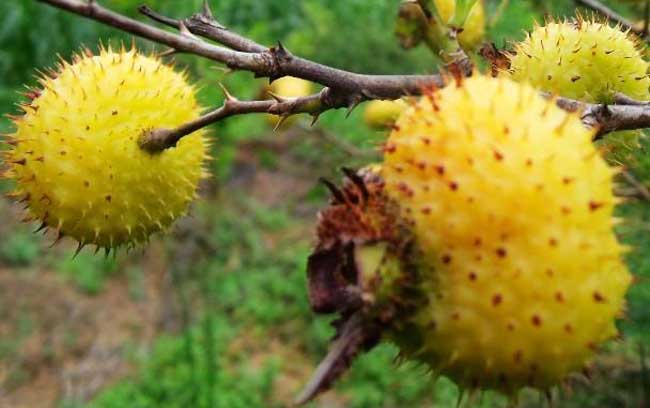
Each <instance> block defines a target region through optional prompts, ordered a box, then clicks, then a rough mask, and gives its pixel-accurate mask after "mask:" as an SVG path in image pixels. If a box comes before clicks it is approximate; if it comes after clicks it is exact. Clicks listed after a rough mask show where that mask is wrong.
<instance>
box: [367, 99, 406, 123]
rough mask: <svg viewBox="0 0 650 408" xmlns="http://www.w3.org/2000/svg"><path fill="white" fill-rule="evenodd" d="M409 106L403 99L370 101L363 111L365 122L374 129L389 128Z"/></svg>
mask: <svg viewBox="0 0 650 408" xmlns="http://www.w3.org/2000/svg"><path fill="white" fill-rule="evenodd" d="M407 107H408V104H407V103H406V102H405V101H403V100H401V99H400V100H396V101H381V100H375V101H370V102H368V105H367V106H366V110H365V111H364V112H363V121H364V123H365V124H366V125H367V126H368V127H370V128H372V129H380V130H383V129H388V128H390V127H391V126H393V124H394V123H395V121H396V120H397V118H398V117H399V115H400V114H401V113H402V112H403V111H404V110H405V109H406V108H407Z"/></svg>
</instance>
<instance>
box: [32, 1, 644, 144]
mask: <svg viewBox="0 0 650 408" xmlns="http://www.w3.org/2000/svg"><path fill="white" fill-rule="evenodd" d="M37 1H39V2H42V3H46V4H49V5H51V6H54V7H57V8H60V9H63V10H66V11H69V12H72V13H75V14H78V15H81V16H83V17H85V18H89V19H92V20H95V21H98V22H101V23H103V24H106V25H109V26H112V27H114V28H117V29H119V30H121V31H124V32H127V33H130V34H133V35H136V36H139V37H142V38H145V39H148V40H151V41H153V42H156V43H159V44H163V45H166V46H168V47H170V49H171V51H173V52H182V53H189V54H194V55H198V56H201V57H204V58H208V59H210V60H213V61H216V62H219V63H222V64H225V65H226V66H227V67H228V68H230V69H232V70H234V71H249V72H252V73H254V74H255V75H256V76H258V77H267V78H269V79H270V80H271V81H273V80H275V79H277V78H280V77H283V76H289V75H290V76H295V77H298V78H302V79H305V80H308V81H312V82H315V83H318V84H320V85H323V86H324V87H325V88H324V89H323V90H322V91H321V92H319V93H317V94H314V95H310V96H307V97H302V98H280V97H278V98H276V99H274V100H265V101H239V100H236V99H235V98H232V97H228V98H226V102H225V103H224V105H223V106H221V107H220V108H218V109H215V110H214V111H212V112H210V113H208V114H206V115H204V116H202V117H201V118H199V119H198V120H196V121H194V122H192V123H188V124H185V125H183V126H181V127H179V128H177V129H153V130H150V131H148V132H145V134H143V135H142V137H141V140H140V146H141V147H142V148H143V149H145V150H148V151H150V152H158V151H161V150H164V149H166V148H169V147H172V146H175V145H176V143H177V142H178V141H179V140H180V139H181V138H182V137H183V136H185V135H187V134H190V133H192V132H194V131H196V130H198V129H200V128H202V127H204V126H207V125H209V124H211V123H214V122H217V121H220V120H223V119H225V118H227V117H230V116H235V115H241V114H248V113H264V112H267V113H273V114H276V115H280V116H283V117H287V116H289V115H294V114H298V113H307V114H310V115H312V116H313V117H314V119H317V118H318V115H320V114H321V113H323V112H325V111H328V110H331V109H338V108H347V109H353V108H354V107H355V106H357V105H358V104H359V103H361V102H364V101H367V100H371V99H398V98H400V97H403V96H409V95H420V94H421V93H422V91H423V90H424V89H426V88H430V87H443V86H445V80H444V78H443V76H441V75H437V74H433V75H367V74H360V73H355V72H349V71H344V70H341V69H337V68H333V67H329V66H326V65H323V64H319V63H317V62H313V61H310V60H307V59H304V58H301V57H298V56H295V55H293V54H291V53H290V52H289V51H288V50H287V49H286V48H284V47H283V46H282V45H281V44H278V45H277V46H275V47H271V48H269V47H265V46H263V45H260V44H258V43H256V42H255V41H252V40H250V39H248V38H245V37H243V36H240V35H238V34H236V33H234V32H232V31H229V30H228V29H227V28H225V27H224V26H222V25H221V24H219V23H218V22H217V21H216V20H215V18H214V17H213V15H212V13H211V12H210V10H209V8H208V7H207V2H206V6H205V7H204V9H203V11H202V12H200V13H198V14H195V15H193V16H191V17H189V18H187V19H180V20H177V19H173V18H169V17H166V16H162V15H160V14H157V13H155V12H154V11H153V10H151V9H150V8H148V7H146V6H142V7H140V12H141V13H143V14H144V15H146V16H148V17H150V18H152V19H153V20H155V21H157V22H159V23H163V24H165V25H167V26H171V27H174V28H176V29H177V30H178V32H177V33H175V32H169V31H165V30H162V29H159V28H157V27H154V26H152V25H149V24H146V23H143V22H140V21H137V20H134V19H131V18H128V17H126V16H124V15H121V14H119V13H116V12H113V11H111V10H108V9H106V8H104V7H102V6H100V5H99V4H98V3H97V2H96V1H95V0H91V1H83V0H37ZM199 36H200V37H203V38H205V39H208V40H212V41H215V42H217V43H218V44H220V45H215V44H213V43H210V42H207V41H205V40H203V39H201V38H199ZM620 100H621V101H624V102H625V103H618V104H614V105H605V104H590V103H584V102H581V101H577V100H572V99H567V98H557V99H556V102H557V104H558V106H560V107H561V108H563V109H566V110H569V111H575V112H581V115H582V120H583V122H584V123H585V125H587V126H590V127H595V128H597V129H598V134H597V136H598V137H601V136H602V135H604V134H606V133H609V132H612V131H616V130H630V129H640V128H646V127H650V105H648V104H645V103H641V102H638V103H637V102H635V101H631V100H629V98H625V97H624V96H622V97H621V99H620Z"/></svg>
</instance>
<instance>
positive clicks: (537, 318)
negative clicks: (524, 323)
mask: <svg viewBox="0 0 650 408" xmlns="http://www.w3.org/2000/svg"><path fill="white" fill-rule="evenodd" d="M530 321H531V322H532V323H533V326H536V327H539V326H541V325H542V318H541V317H540V316H539V315H533V317H531V318H530Z"/></svg>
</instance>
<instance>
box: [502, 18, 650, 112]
mask: <svg viewBox="0 0 650 408" xmlns="http://www.w3.org/2000/svg"><path fill="white" fill-rule="evenodd" d="M509 58H510V64H511V66H510V71H509V75H510V76H511V78H513V79H514V80H516V81H519V82H529V83H530V84H531V85H533V86H535V87H537V88H540V89H543V90H545V91H548V92H552V93H556V94H559V95H562V96H566V97H569V98H575V99H580V100H584V101H588V102H611V101H612V100H613V97H614V95H615V94H616V93H623V94H625V95H627V96H629V97H631V98H634V99H638V100H648V99H650V91H649V87H650V78H648V75H647V70H648V64H647V63H646V61H645V60H644V59H643V57H642V51H641V50H640V46H639V43H638V41H637V40H636V39H635V38H633V37H631V36H630V35H629V34H627V33H626V32H623V31H621V30H620V29H619V28H618V27H610V26H609V25H607V24H601V23H597V22H592V21H583V20H578V21H573V22H563V23H556V22H551V23H548V24H547V25H546V26H543V27H536V28H535V29H534V30H533V31H532V32H531V33H530V34H528V36H527V38H526V39H525V40H524V41H522V42H520V43H518V44H516V45H515V50H514V53H512V54H511V55H510V56H509Z"/></svg>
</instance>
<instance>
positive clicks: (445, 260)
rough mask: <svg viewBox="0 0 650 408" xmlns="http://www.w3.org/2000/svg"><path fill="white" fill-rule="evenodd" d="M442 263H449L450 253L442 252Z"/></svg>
mask: <svg viewBox="0 0 650 408" xmlns="http://www.w3.org/2000/svg"><path fill="white" fill-rule="evenodd" d="M442 263H444V264H445V265H448V264H449V263H451V255H449V254H444V255H443V256H442Z"/></svg>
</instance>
